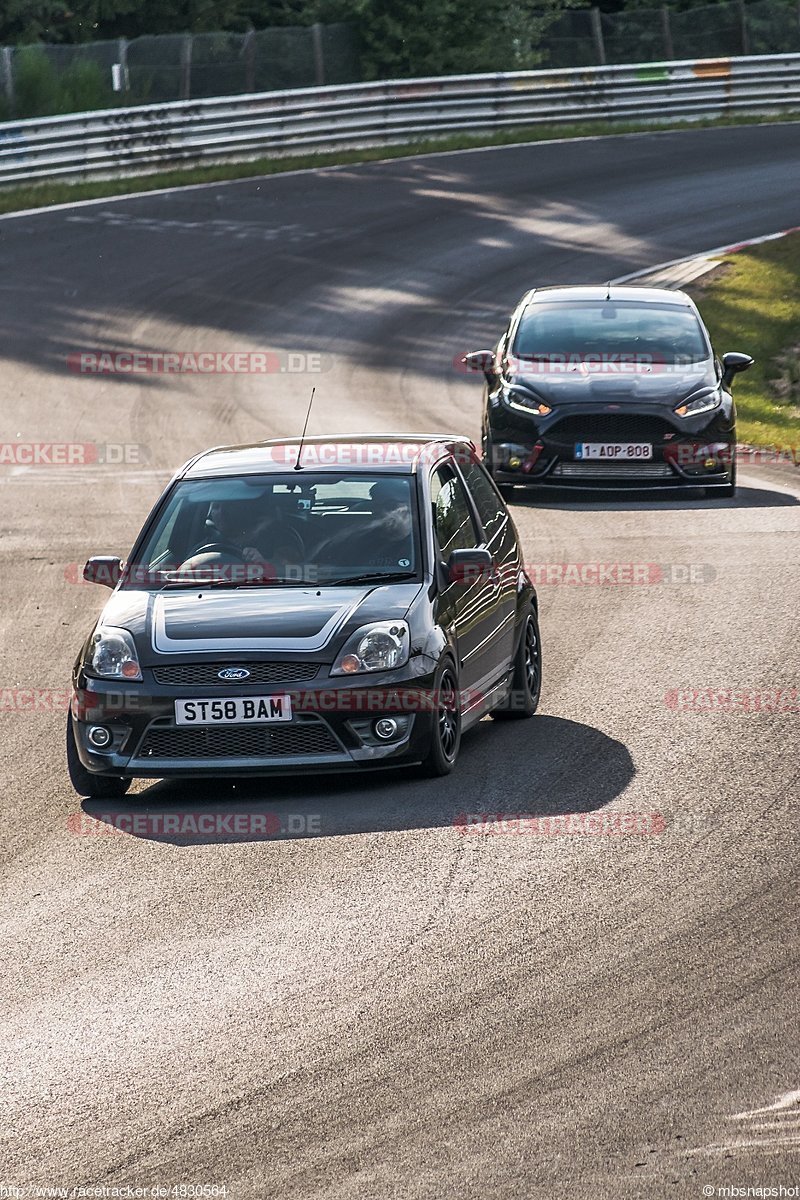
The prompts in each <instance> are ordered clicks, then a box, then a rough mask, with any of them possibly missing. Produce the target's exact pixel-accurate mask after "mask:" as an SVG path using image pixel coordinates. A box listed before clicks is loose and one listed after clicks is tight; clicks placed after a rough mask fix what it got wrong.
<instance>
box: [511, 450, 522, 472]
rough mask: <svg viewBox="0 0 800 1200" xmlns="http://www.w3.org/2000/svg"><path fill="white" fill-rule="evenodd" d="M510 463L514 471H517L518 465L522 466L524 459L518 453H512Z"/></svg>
mask: <svg viewBox="0 0 800 1200" xmlns="http://www.w3.org/2000/svg"><path fill="white" fill-rule="evenodd" d="M508 465H509V466H510V467H511V470H512V471H516V470H517V468H518V467H521V466H522V459H521V458H517V456H516V454H512V455H511V457H510V458H509V460H508Z"/></svg>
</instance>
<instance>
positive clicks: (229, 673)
mask: <svg viewBox="0 0 800 1200" xmlns="http://www.w3.org/2000/svg"><path fill="white" fill-rule="evenodd" d="M249 678H250V672H249V671H246V670H245V669H244V667H225V668H224V669H223V670H222V671H217V679H224V680H225V681H226V682H233V681H234V680H239V679H249Z"/></svg>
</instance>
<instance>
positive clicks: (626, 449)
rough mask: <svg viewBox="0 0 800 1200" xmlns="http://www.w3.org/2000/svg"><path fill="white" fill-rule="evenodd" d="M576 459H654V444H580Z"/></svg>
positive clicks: (623, 460) (627, 460)
mask: <svg viewBox="0 0 800 1200" xmlns="http://www.w3.org/2000/svg"><path fill="white" fill-rule="evenodd" d="M575 457H576V458H603V459H610V460H611V461H612V462H630V461H631V460H632V459H639V460H641V459H645V458H652V457H653V444H652V442H578V444H577V445H576V447H575Z"/></svg>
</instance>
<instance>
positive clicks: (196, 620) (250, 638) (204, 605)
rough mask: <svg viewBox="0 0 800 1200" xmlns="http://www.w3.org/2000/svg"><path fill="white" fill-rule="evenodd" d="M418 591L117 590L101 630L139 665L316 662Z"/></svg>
mask: <svg viewBox="0 0 800 1200" xmlns="http://www.w3.org/2000/svg"><path fill="white" fill-rule="evenodd" d="M420 587H421V584H420V583H417V582H413V581H412V582H411V583H407V584H399V583H391V584H380V585H378V586H375V585H371V586H369V587H364V586H359V587H319V588H317V587H307V588H299V587H287V588H281V587H276V588H263V587H256V588H235V589H220V590H216V591H215V590H214V589H213V588H209V589H207V590H205V591H204V590H203V589H202V588H197V589H195V588H191V589H187V590H179V591H162V592H146V591H134V590H130V591H128V590H125V589H122V590H120V591H118V592H115V593H114V595H113V596H112V597H111V599H110V600H109V601H108V604H107V605H106V607H105V609H104V610H103V615H102V617H101V623H102V624H104V625H117V626H121V627H122V628H123V629H127V630H129V632H130V633H132V634H133V636H134V639H135V641H136V646H137V650H138V652H139V656H140V661H141V662H142V664H143V665H151V664H152V663H154V662H156V661H163V660H162V656H163V655H165V654H168V655H170V656H172V655H174V656H176V658H177V657H180V658H187V657H192V656H195V655H209V654H236V655H248V654H253V653H255V654H258V655H260V656H263V655H264V654H265V653H266V654H269V653H272V652H275V653H284V654H285V653H287V652H290V653H291V652H294V653H296V654H303V655H305V654H309V653H312V654H313V653H319V654H320V657H321V658H322V659H324V658H327V657H329V653H330V654H331V655H332V654H333V653H335V651H336V649H337V647H338V646H339V645H340V644H341V643H342V642H343V641H344V638H345V637H347V636H349V635H350V633H352V631H353V630H354V629H357V628H358V626H359V625H363V624H366V623H367V622H369V621H383V620H391V619H392V618H397V619H399V618H400V617H402V616H404V614H405V613H406V611H407V610H408V607H409V606H410V604H411V603H412V601H413V599H414V597H415V596H416V595H417V593H418V592H419V589H420Z"/></svg>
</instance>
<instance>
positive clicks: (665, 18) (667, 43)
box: [661, 4, 675, 60]
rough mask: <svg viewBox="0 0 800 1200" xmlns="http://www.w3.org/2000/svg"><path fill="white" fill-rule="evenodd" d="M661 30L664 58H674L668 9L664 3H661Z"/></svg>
mask: <svg viewBox="0 0 800 1200" xmlns="http://www.w3.org/2000/svg"><path fill="white" fill-rule="evenodd" d="M661 32H662V34H663V35H664V57H665V58H666V59H668V60H669V59H674V57H675V47H674V46H673V44H672V26H671V25H670V23H669V9H668V8H667V6H666V4H662V5H661Z"/></svg>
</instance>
